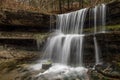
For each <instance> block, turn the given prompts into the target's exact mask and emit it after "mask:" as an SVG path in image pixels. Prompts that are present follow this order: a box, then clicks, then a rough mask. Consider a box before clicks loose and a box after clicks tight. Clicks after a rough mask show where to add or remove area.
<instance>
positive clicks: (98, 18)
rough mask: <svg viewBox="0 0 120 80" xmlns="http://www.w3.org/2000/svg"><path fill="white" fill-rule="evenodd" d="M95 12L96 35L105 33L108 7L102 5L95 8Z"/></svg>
mask: <svg viewBox="0 0 120 80" xmlns="http://www.w3.org/2000/svg"><path fill="white" fill-rule="evenodd" d="M93 11H94V33H95V34H96V32H105V24H106V23H105V22H106V6H105V4H101V5H99V6H95V8H93Z"/></svg>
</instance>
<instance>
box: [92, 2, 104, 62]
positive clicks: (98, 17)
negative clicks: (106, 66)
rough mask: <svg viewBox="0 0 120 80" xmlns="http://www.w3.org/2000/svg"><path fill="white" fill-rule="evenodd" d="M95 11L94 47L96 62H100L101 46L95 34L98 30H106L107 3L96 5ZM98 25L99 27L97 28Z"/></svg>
mask: <svg viewBox="0 0 120 80" xmlns="http://www.w3.org/2000/svg"><path fill="white" fill-rule="evenodd" d="M93 11H94V45H95V46H94V47H95V63H96V64H99V63H100V56H99V55H100V52H99V46H98V43H97V39H96V37H95V35H96V34H97V33H98V32H100V33H101V32H102V33H103V32H105V20H106V18H105V17H106V6H105V4H101V5H100V6H95V8H93ZM97 27H98V28H99V27H100V28H99V29H98V30H97Z"/></svg>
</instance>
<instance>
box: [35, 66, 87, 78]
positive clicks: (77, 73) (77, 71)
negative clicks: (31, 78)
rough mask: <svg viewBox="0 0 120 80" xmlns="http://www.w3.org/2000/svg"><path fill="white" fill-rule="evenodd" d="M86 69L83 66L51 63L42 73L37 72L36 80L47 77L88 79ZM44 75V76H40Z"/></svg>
mask: <svg viewBox="0 0 120 80" xmlns="http://www.w3.org/2000/svg"><path fill="white" fill-rule="evenodd" d="M87 71H88V70H87V69H86V68H84V67H70V66H66V65H61V64H53V66H52V67H50V68H49V69H48V70H46V71H45V72H43V73H39V74H38V75H37V76H36V77H38V80H41V79H44V78H45V79H47V80H55V79H61V80H64V79H71V80H72V79H77V78H79V79H82V80H89V79H88V75H87ZM41 77H44V78H41Z"/></svg>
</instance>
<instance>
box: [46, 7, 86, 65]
mask: <svg viewBox="0 0 120 80" xmlns="http://www.w3.org/2000/svg"><path fill="white" fill-rule="evenodd" d="M87 10H88V9H87V8H85V9H82V10H79V11H76V12H71V13H67V14H62V15H58V16H57V30H56V32H55V35H54V36H53V37H51V38H50V39H49V40H48V43H47V45H46V50H45V52H46V53H47V55H46V56H45V57H46V58H47V59H48V58H49V59H50V60H52V61H53V62H56V63H61V64H64V65H68V64H70V63H71V62H73V63H74V65H81V66H82V65H83V64H82V63H83V62H82V53H83V52H82V45H83V40H84V34H82V33H83V26H84V21H85V17H86V14H87ZM71 56H72V57H73V56H74V57H73V58H72V59H71Z"/></svg>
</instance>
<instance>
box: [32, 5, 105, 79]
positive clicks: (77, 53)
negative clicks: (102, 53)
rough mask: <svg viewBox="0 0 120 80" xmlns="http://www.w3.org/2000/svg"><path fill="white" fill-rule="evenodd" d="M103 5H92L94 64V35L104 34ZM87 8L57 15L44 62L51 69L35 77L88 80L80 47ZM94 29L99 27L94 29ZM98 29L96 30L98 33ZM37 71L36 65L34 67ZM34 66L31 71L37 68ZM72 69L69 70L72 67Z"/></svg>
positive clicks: (96, 45) (96, 50) (97, 57)
mask: <svg viewBox="0 0 120 80" xmlns="http://www.w3.org/2000/svg"><path fill="white" fill-rule="evenodd" d="M105 10H106V8H105V5H104V4H102V5H100V6H95V8H93V11H94V32H93V34H94V46H95V61H96V64H98V63H99V62H100V60H99V47H98V43H97V39H96V37H95V35H96V34H97V33H98V32H104V31H105V27H104V26H105ZM87 11H88V8H85V9H81V10H78V11H75V12H71V13H67V14H60V15H58V16H57V25H56V31H55V32H54V33H53V35H52V36H51V37H49V38H48V41H47V44H46V48H45V54H44V56H43V59H44V60H46V59H47V60H50V61H52V62H53V66H52V67H51V68H50V69H48V70H47V71H45V72H44V73H40V74H39V75H37V77H39V76H41V75H44V76H45V77H46V78H48V80H54V79H55V78H56V77H60V78H64V77H66V76H67V77H77V76H79V77H81V79H82V80H89V79H88V77H87V69H86V68H84V67H83V64H84V63H83V54H84V53H83V45H84V37H85V36H86V34H84V33H83V27H84V23H85V19H86V15H87ZM98 27H101V28H99V29H97V28H98ZM98 30H99V31H98ZM38 66H39V68H40V65H38ZM38 66H37V65H35V66H34V68H35V69H38ZM72 66H73V67H72ZM40 80H41V79H40Z"/></svg>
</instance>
